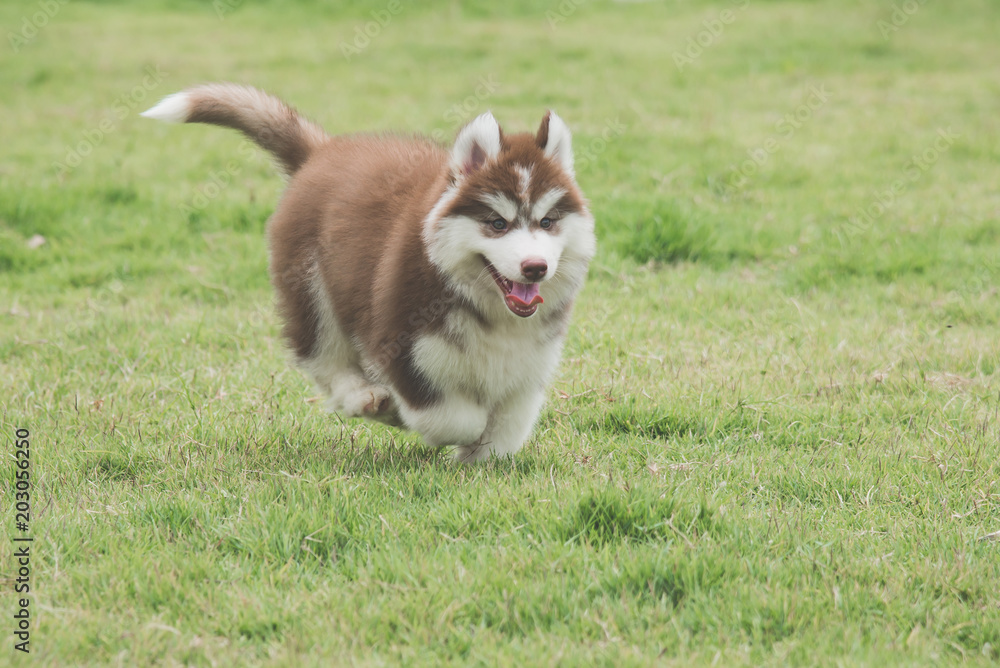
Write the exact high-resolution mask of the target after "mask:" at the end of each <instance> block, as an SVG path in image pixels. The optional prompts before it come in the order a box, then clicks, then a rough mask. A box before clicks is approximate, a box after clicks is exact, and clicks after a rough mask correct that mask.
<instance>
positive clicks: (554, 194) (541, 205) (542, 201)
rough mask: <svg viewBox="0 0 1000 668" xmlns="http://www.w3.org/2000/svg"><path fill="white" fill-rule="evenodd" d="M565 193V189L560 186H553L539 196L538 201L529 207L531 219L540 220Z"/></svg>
mask: <svg viewBox="0 0 1000 668" xmlns="http://www.w3.org/2000/svg"><path fill="white" fill-rule="evenodd" d="M565 194H566V191H565V190H563V189H562V188H553V189H552V190H550V191H548V192H547V193H545V194H544V195H542V196H541V197H539V198H538V201H537V202H535V204H534V205H533V206H532V207H531V219H532V220H533V221H537V220H541V219H542V217H543V216H545V214H547V213H548V212H549V211H551V210H552V207H553V206H555V203H556V202H558V201H559V200H560V198H562V196H563V195H565Z"/></svg>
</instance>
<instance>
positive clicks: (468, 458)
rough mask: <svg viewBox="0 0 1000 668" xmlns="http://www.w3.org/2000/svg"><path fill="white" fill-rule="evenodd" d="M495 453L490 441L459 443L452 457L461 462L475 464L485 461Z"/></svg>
mask: <svg viewBox="0 0 1000 668" xmlns="http://www.w3.org/2000/svg"><path fill="white" fill-rule="evenodd" d="M492 453H493V448H491V447H490V444H489V443H481V442H476V443H473V444H471V445H459V446H458V447H456V448H455V451H454V452H452V459H454V460H455V461H456V462H457V463H459V464H475V463H477V462H482V461H485V460H486V459H488V458H489V456H490V455H491V454H492Z"/></svg>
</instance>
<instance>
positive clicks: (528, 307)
mask: <svg viewBox="0 0 1000 668" xmlns="http://www.w3.org/2000/svg"><path fill="white" fill-rule="evenodd" d="M483 262H485V263H486V268H487V269H489V271H490V275H491V276H492V277H493V282H494V283H496V284H497V287H498V288H500V291H501V292H503V300H504V303H505V304H507V308H509V309H510V312H511V313H513V314H514V315H519V316H521V317H522V318H527V317H528V316H529V315H531V314H532V313H534V312H535V311H536V310H537V309H538V305H539V304H541V303H542V301H543V300H542V296H541V295H540V294H538V283H518V282H517V281H512V280H510V279H508V278H504V277H503V276H502V275H501V274H500V272H499V271H497V268H496V267H494V266H493V264H492V263H491V262H490V261H489V260H487V259H486V258H485V257H484V258H483Z"/></svg>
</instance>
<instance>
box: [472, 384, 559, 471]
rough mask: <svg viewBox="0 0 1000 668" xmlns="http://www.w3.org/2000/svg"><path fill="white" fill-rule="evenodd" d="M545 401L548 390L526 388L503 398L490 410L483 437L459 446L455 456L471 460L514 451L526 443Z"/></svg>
mask: <svg viewBox="0 0 1000 668" xmlns="http://www.w3.org/2000/svg"><path fill="white" fill-rule="evenodd" d="M544 403H545V391H544V390H526V391H522V392H519V393H516V394H514V395H513V396H511V397H509V398H507V399H505V400H504V401H502V402H500V403H499V404H497V405H496V406H495V407H494V408H493V410H492V411H491V412H490V417H489V421H488V422H487V423H486V431H485V432H483V435H482V437H481V438H480V439H479V440H478V441H477V442H475V443H473V444H471V445H460V446H459V447H458V448H457V449H456V450H455V460H456V461H459V462H462V463H463V464H471V463H473V462H479V461H483V460H484V459H486V458H487V457H489V456H490V455H494V456H496V457H508V456H510V455H513V454H514V453H515V452H517V451H518V450H520V449H521V448H522V447H524V442H525V441H526V440H527V439H528V436H530V435H531V429H532V427H534V426H535V420H537V419H538V413H539V412H540V411H541V410H542V404H544Z"/></svg>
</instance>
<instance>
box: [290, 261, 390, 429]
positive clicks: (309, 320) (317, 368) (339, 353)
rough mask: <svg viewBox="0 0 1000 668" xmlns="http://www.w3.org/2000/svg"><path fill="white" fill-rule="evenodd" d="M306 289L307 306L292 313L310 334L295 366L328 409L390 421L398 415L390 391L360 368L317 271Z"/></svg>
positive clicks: (348, 415) (356, 353)
mask: <svg viewBox="0 0 1000 668" xmlns="http://www.w3.org/2000/svg"><path fill="white" fill-rule="evenodd" d="M310 293H311V294H310V295H309V296H310V297H311V299H310V300H309V302H308V310H306V309H301V310H300V311H299V312H298V313H296V315H298V316H299V321H298V322H295V323H294V325H295V326H297V327H298V328H300V329H305V328H307V327H308V328H309V332H310V333H311V334H312V339H311V341H310V345H309V346H308V352H307V353H306V354H302V353H301V350H300V354H299V356H298V358H297V361H298V365H299V367H300V368H301V369H302V370H303V371H304V372H305V373H306V375H308V376H309V377H310V378H311V379H312V380H313V382H314V383H316V385H317V386H318V387H319V389H320V391H321V392H323V393H324V394H326V395H327V396H328V397H329V398H328V400H327V402H326V408H327V409H328V410H330V411H332V412H334V413H339V414H340V415H343V416H344V417H364V418H370V419H373V420H379V421H381V422H385V423H387V424H394V423H395V422H397V421H398V419H399V418H398V411H397V409H396V402H395V401H394V399H393V397H392V393H391V392H390V391H389V389H388V388H387V387H385V386H383V385H380V384H378V383H374V382H372V381H371V380H370V379H369V378H368V377H367V376H366V375H365V373H364V372H363V371H362V369H361V364H360V359H359V355H358V351H357V350H355V348H354V345H353V344H352V342H351V340H350V339H349V338H348V337H347V336H346V335H345V334H344V332H343V330H342V329H341V328H340V325H339V323H338V322H337V319H336V316H335V315H334V313H333V309H332V308H331V305H330V300H329V297H328V295H327V293H326V290H325V289H324V287H323V284H322V281H321V279H320V278H319V275H318V271H314V275H313V277H312V284H311V289H310ZM288 310H289V309H286V311H288ZM297 331H298V330H297Z"/></svg>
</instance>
